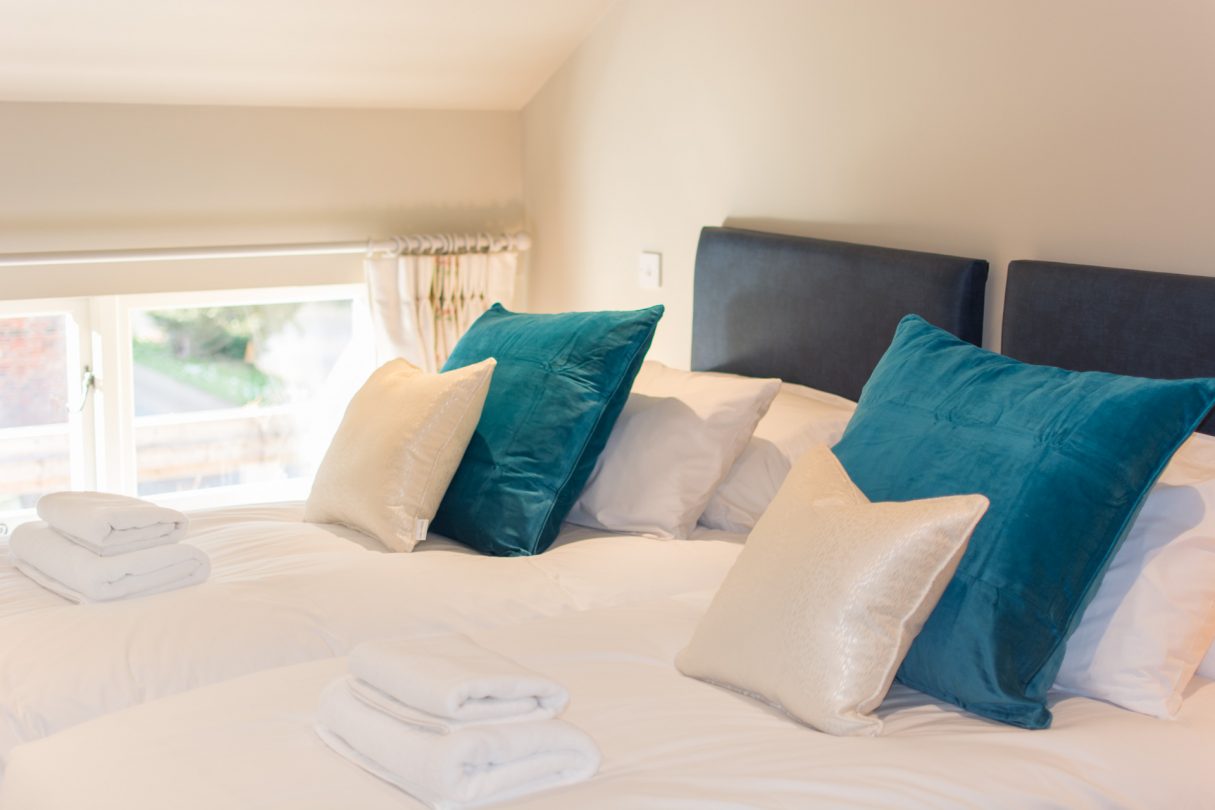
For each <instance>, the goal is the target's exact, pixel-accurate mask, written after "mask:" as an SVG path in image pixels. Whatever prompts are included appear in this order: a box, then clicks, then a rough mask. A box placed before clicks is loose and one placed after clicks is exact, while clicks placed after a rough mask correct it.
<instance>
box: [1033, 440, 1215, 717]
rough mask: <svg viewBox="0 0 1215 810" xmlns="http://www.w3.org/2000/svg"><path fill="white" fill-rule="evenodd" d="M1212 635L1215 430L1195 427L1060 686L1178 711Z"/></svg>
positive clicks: (1160, 713)
mask: <svg viewBox="0 0 1215 810" xmlns="http://www.w3.org/2000/svg"><path fill="white" fill-rule="evenodd" d="M1212 639H1215V438H1212V437H1211V436H1204V435H1202V434H1195V435H1194V436H1193V437H1191V438H1190V440H1189V441H1187V442H1186V443H1185V444H1184V445H1182V447H1181V449H1180V450H1179V451H1178V452H1177V454H1176V455H1175V456H1174V457H1173V460H1172V462H1170V463H1169V465H1168V467H1166V468H1165V470H1164V473H1163V474H1162V475H1161V476H1160V480H1159V481H1158V482H1157V483H1156V486H1155V487H1153V488H1152V491H1151V492H1150V493H1149V494H1148V497H1147V500H1146V501H1145V502H1144V505H1143V509H1142V510H1141V511H1140V513H1139V516H1138V517H1137V518H1136V519H1135V523H1134V524H1133V525H1132V526H1131V530H1130V532H1129V533H1128V534H1127V537H1126V541H1125V542H1124V543H1123V545H1122V547H1121V548H1120V549H1119V550H1118V553H1117V554H1115V555H1114V559H1113V562H1112V563H1111V564H1110V567H1109V570H1108V571H1106V573H1105V577H1104V579H1102V580H1101V584H1100V586H1098V588H1097V593H1096V595H1095V596H1094V597H1093V601H1092V602H1091V603H1090V604H1089V606H1088V607H1087V608H1086V609H1085V611H1084V614H1083V616H1082V617H1081V619H1080V624H1079V626H1078V627H1077V628H1076V631H1075V633H1073V634H1072V636H1071V638H1070V639H1068V642H1067V651H1066V653H1065V654H1064V657H1063V665H1062V667H1061V668H1060V669H1059V674H1058V676H1057V677H1056V678H1055V686H1056V687H1057V688H1059V689H1062V690H1065V691H1067V692H1072V693H1074V694H1080V695H1085V696H1087V697H1093V698H1098V699H1100V700H1106V701H1109V702H1110V703H1115V704H1117V705H1119V706H1122V707H1124V708H1127V709H1131V710H1132V711H1136V712H1142V713H1143V714H1149V715H1153V716H1155V717H1162V718H1168V717H1172V716H1174V715H1175V714H1176V713H1177V710H1178V708H1180V706H1181V700H1182V693H1183V692H1184V691H1185V688H1186V685H1187V684H1189V682H1190V678H1191V677H1193V675H1194V672H1195V670H1196V669H1197V668H1198V666H1199V662H1200V661H1202V658H1203V655H1204V654H1205V653H1206V651H1207V649H1208V648H1209V647H1210V646H1211V642H1212ZM1212 663H1215V662H1212Z"/></svg>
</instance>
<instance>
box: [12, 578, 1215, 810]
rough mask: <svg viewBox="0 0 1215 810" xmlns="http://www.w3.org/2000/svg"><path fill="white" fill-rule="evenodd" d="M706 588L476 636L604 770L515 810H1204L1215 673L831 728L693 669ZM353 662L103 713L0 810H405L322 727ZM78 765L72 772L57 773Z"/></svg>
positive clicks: (27, 748) (916, 699) (28, 770)
mask: <svg viewBox="0 0 1215 810" xmlns="http://www.w3.org/2000/svg"><path fill="white" fill-rule="evenodd" d="M710 597H711V594H710V593H699V594H695V595H691V594H689V595H685V596H682V597H677V598H666V599H662V600H658V601H655V602H650V603H641V604H637V605H632V606H627V607H616V608H607V609H601V610H593V611H588V612H583V613H579V614H569V615H566V616H561V617H554V618H548V619H541V620H533V621H529V622H523V623H519V624H514V625H510V626H508V627H503V628H497V629H493V630H482V631H478V632H476V633H473V634H472V636H473V638H474V639H475V640H477V641H479V642H480V643H482V644H484V645H486V646H487V647H488V648H490V649H492V650H495V651H497V652H499V653H502V654H504V655H509V656H511V657H512V658H514V659H515V660H516V661H518V662H519V663H520V664H522V665H523V666H526V667H529V668H531V669H533V670H535V671H537V672H539V673H541V674H543V675H545V676H546V677H550V678H553V679H554V680H556V681H558V682H560V683H562V684H563V685H564V686H565V687H566V688H568V689H569V690H570V695H571V701H570V705H569V707H568V708H567V710H566V712H565V714H564V715H563V717H564V718H565V719H566V720H568V721H569V722H570V723H572V724H574V725H576V726H578V727H579V728H581V729H583V730H584V731H586V732H587V733H588V734H590V735H591V737H592V738H593V739H594V740H595V742H596V743H597V745H598V746H599V748H600V750H601V751H602V753H603V764H602V767H601V769H600V772H599V774H598V776H596V777H595V778H593V779H591V780H590V781H588V782H585V783H582V784H580V785H576V786H570V787H567V788H562V789H559V790H556V791H553V792H551V793H546V794H538V795H536V796H532V797H529V798H527V799H524V800H520V801H517V802H512V803H509V804H507V805H504V806H509V807H516V808H531V809H532V810H558V809H559V808H560V809H561V810H565V809H567V808H571V807H577V808H616V807H629V808H651V807H663V808H670V807H683V808H693V807H696V808H702V807H715V808H727V807H757V806H758V807H770V808H815V807H831V808H840V807H900V808H940V807H983V808H992V807H1009V808H1013V807H1015V808H1034V807H1068V808H1096V807H1111V806H1117V807H1123V808H1158V807H1187V808H1189V807H1194V808H1198V807H1210V806H1212V802H1213V801H1215V800H1213V798H1212V797H1215V771H1213V770H1212V769H1211V767H1210V762H1209V757H1210V749H1211V742H1212V740H1213V739H1215V683H1212V682H1210V681H1207V680H1204V679H1195V681H1194V682H1193V683H1192V684H1191V686H1190V688H1189V690H1188V693H1187V697H1186V700H1185V703H1184V704H1183V705H1182V708H1181V710H1180V712H1179V713H1178V716H1177V718H1176V719H1175V720H1173V721H1162V720H1157V719H1154V718H1149V717H1145V716H1143V715H1140V714H1136V713H1134V712H1129V711H1126V710H1124V709H1119V708H1116V707H1114V706H1111V705H1109V704H1105V703H1100V702H1098V701H1094V700H1090V699H1087V698H1080V697H1065V696H1062V695H1058V694H1054V695H1052V696H1051V699H1050V702H1051V704H1052V709H1053V710H1054V712H1055V723H1054V726H1053V727H1052V728H1050V729H1047V730H1026V729H1019V728H1013V727H1009V726H1004V725H1001V724H997V723H993V722H990V721H987V720H983V719H980V718H976V717H974V716H971V715H966V714H964V713H962V712H961V711H959V710H958V709H956V708H955V707H952V706H949V705H947V704H944V703H941V702H939V701H935V700H933V699H931V698H929V697H927V696H925V695H923V694H920V693H917V692H913V691H911V690H910V689H908V688H906V687H904V686H901V685H896V686H895V687H894V688H893V689H892V691H891V694H890V697H889V698H888V700H887V701H886V703H885V704H884V705H883V706H882V708H881V709H879V712H878V713H879V716H880V717H881V718H882V720H883V722H884V725H885V734H884V735H883V736H881V737H872V738H871V737H854V738H836V737H831V736H829V735H826V734H821V733H818V732H815V731H813V730H811V729H809V728H807V727H805V726H802V725H799V724H797V723H795V722H794V721H792V720H791V719H789V718H788V717H786V716H785V715H782V714H780V713H779V712H777V711H776V710H774V709H771V708H769V707H767V706H765V705H763V704H760V703H758V702H756V701H753V700H751V699H749V698H747V697H744V696H742V695H739V694H735V693H733V692H729V691H726V690H723V689H719V688H717V687H713V686H710V685H708V684H704V683H701V682H699V681H695V680H692V679H690V678H686V677H683V676H681V675H680V674H679V673H678V672H677V671H676V670H675V668H674V665H673V663H672V662H673V660H674V657H675V654H676V653H677V652H678V650H680V649H681V648H682V647H683V646H684V645H685V644H686V643H687V641H688V638H689V637H690V636H691V634H692V631H693V628H694V627H695V626H696V623H697V621H698V620H699V618H700V616H701V614H702V613H703V611H704V609H705V606H706V605H707V604H708V601H709V599H710ZM345 667H346V663H345V660H344V659H340V658H338V659H330V660H323V661H315V662H309V663H306V664H299V665H295V666H291V667H284V668H280V669H276V670H269V671H265V672H261V673H256V674H253V675H250V676H246V677H243V678H239V679H236V680H232V681H228V682H227V683H223V684H217V685H214V686H210V687H205V688H203V689H199V690H197V691H195V692H191V693H188V694H184V695H176V696H173V697H170V698H166V699H164V700H160V701H155V702H153V703H148V704H145V705H143V706H139V707H135V708H133V709H130V710H128V711H125V712H121V713H119V714H116V715H111V716H109V717H104V718H100V719H97V720H94V721H92V722H89V723H86V724H84V725H81V726H78V727H76V728H74V729H70V730H68V731H65V732H63V733H61V734H58V735H55V736H53V737H50V738H47V739H45V740H40V741H37V742H33V743H29V744H27V745H23V746H20V747H19V748H17V749H16V750H15V751H14V752H13V756H12V760H11V763H10V767H9V771H8V776H7V779H6V781H5V783H4V784H3V786H2V787H0V809H2V810H75V809H76V808H80V807H89V808H91V810H117V809H118V808H122V810H141V809H142V808H164V807H173V808H175V810H203V809H204V808H207V810H211V808H215V807H224V808H228V809H230V810H241V809H242V808H258V809H259V810H280V809H281V810H287V808H291V810H321V809H322V808H325V809H326V810H328V808H334V807H358V808H360V810H405V809H407V808H415V807H419V806H420V805H418V804H417V803H416V802H415V801H414V800H413V799H411V798H410V797H408V796H407V795H405V794H404V793H402V792H400V791H398V790H396V789H395V788H393V787H391V786H390V785H388V784H386V783H384V782H381V781H380V780H378V779H376V778H375V777H373V776H370V775H368V774H366V773H364V772H363V771H362V770H360V769H359V768H358V767H356V766H355V765H353V764H351V763H349V762H347V761H345V760H344V759H342V758H341V757H339V756H336V755H334V754H333V753H332V752H330V751H329V750H328V749H327V748H326V747H325V745H324V743H323V742H322V741H321V740H320V739H319V738H318V737H317V735H316V734H315V732H314V731H313V720H314V717H315V710H316V707H317V704H318V700H319V698H320V695H321V692H322V691H323V690H324V688H325V687H326V686H327V685H328V683H329V682H330V681H332V680H333V679H334V678H336V677H339V676H340V675H341V674H342V673H343V672H344V670H345ZM64 774H70V776H71V778H70V779H65V778H62V777H63V775H64Z"/></svg>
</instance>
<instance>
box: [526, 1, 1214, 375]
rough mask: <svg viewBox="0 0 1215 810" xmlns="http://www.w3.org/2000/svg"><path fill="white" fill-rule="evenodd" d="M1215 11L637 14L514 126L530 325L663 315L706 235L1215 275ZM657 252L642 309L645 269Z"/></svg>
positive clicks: (803, 4) (608, 26) (976, 8)
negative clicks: (642, 312)
mask: <svg viewBox="0 0 1215 810" xmlns="http://www.w3.org/2000/svg"><path fill="white" fill-rule="evenodd" d="M1212 42H1215V3H1211V2H1209V0H1163V1H1162V2H1147V0H1066V2H1060V0H1017V1H1016V2H995V0H916V2H908V1H907V0H745V1H744V0H621V2H620V3H619V5H617V6H616V7H615V8H614V9H613V11H612V12H610V13H609V15H608V16H607V17H606V18H605V20H604V21H603V22H602V23H601V24H600V26H599V28H598V29H597V30H596V31H595V33H594V34H593V35H592V36H591V37H590V39H589V40H588V41H586V42H585V43H584V44H583V45H582V47H581V48H580V49H579V50H578V51H577V52H576V53H575V54H574V56H573V57H572V58H571V59H570V60H569V61H568V62H567V63H566V64H565V65H564V67H563V68H562V69H561V70H560V71H559V72H558V73H557V74H556V75H555V76H554V77H553V78H552V79H551V80H550V81H549V82H548V83H547V84H546V85H545V87H544V88H543V89H542V90H541V92H540V93H539V94H538V95H537V97H536V98H535V99H533V101H532V102H531V103H530V104H529V105H528V107H527V108H526V109H525V113H524V145H525V153H526V157H525V189H526V198H525V200H526V205H525V207H526V211H527V215H528V219H529V221H530V222H529V228H530V230H531V231H532V233H533V234H534V236H535V237H536V242H535V247H534V249H533V252H532V255H531V267H532V271H531V272H532V275H531V280H530V284H531V291H532V292H531V297H530V304H531V306H532V307H533V308H535V309H539V310H557V309H577V308H602V307H622V308H631V307H638V306H643V305H646V304H650V303H655V302H662V303H665V304H666V305H667V307H668V313H667V316H666V318H665V323H664V325H663V326H662V327H661V328H660V331H659V335H658V337H657V339H656V341H655V345H654V349H653V351H652V355H651V356H653V357H656V358H659V359H662V360H665V361H667V362H671V363H678V364H686V363H687V361H688V352H689V347H690V336H691V331H690V330H691V294H692V263H693V258H694V255H695V247H696V238H697V234H698V231H699V229H700V227H701V226H703V225H706V224H721V223H722V222H723V221H724V222H726V223H727V224H738V225H741V226H752V227H761V228H769V229H773V230H783V231H788V232H793V233H804V234H811V235H818V236H823V237H827V238H839V239H846V240H852V241H863V242H872V243H876V244H887V245H892V246H896V247H906V248H913V249H925V250H933V251H940V252H952V253H959V254H965V255H972V256H978V257H982V258H987V259H989V260H990V261H991V263H992V268H993V280H992V289H993V293H992V294H991V295H989V310H990V311H992V312H993V315H994V317H990V318H989V324H990V326H989V337H988V342H989V343H992V344H994V341H993V339H992V338H993V337H994V335H995V334H996V333H997V331H996V327H997V326H998V322H999V307H1000V305H1001V297H1000V295H999V291H1000V289H1001V287H1002V278H1003V270H1004V268H1005V266H1006V265H1007V262H1008V261H1009V260H1011V259H1014V258H1049V259H1057V260H1062V261H1079V262H1091V263H1106V264H1115V265H1122V266H1130V267H1144V268H1148V269H1156V270H1169V271H1177V272H1187V273H1208V274H1215V236H1213V234H1215V225H1213V220H1215V216H1213V214H1215V205H1213V204H1212V201H1213V200H1215V48H1213V47H1212ZM643 249H652V250H659V251H662V253H663V254H664V273H665V277H666V278H665V285H664V288H663V289H662V290H660V291H658V292H656V293H655V292H649V293H647V292H643V291H641V290H639V289H638V287H637V282H636V262H637V253H638V252H639V251H641V250H643Z"/></svg>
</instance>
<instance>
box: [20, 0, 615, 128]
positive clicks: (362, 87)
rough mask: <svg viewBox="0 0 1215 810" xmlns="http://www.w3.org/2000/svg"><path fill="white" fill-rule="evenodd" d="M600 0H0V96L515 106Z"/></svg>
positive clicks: (579, 33)
mask: <svg viewBox="0 0 1215 810" xmlns="http://www.w3.org/2000/svg"><path fill="white" fill-rule="evenodd" d="M612 2H613V0H0V100H7V101H77V102H122V103H144V104H235V105H269V106H279V105H282V106H309V107H315V106H321V107H327V106H335V107H405V108H415V109H485V110H514V109H519V108H520V107H522V106H523V105H524V104H526V103H527V101H528V100H529V99H530V98H531V97H532V95H533V94H534V93H535V92H536V91H537V90H539V89H540V86H541V85H542V84H543V83H544V81H545V80H546V79H547V78H548V77H549V76H550V75H552V73H553V72H554V71H555V70H556V69H557V68H558V67H559V66H560V65H561V63H562V62H563V61H565V59H566V57H567V56H569V54H570V53H571V52H572V51H573V50H574V48H576V47H577V46H578V44H579V43H580V42H581V41H582V40H583V39H584V38H585V37H586V36H587V35H588V34H589V33H590V31H591V29H592V28H593V27H594V26H595V24H596V23H597V22H598V21H599V19H600V18H601V17H602V16H603V14H604V13H605V12H606V10H607V8H608V7H609V6H610V5H611V4H612Z"/></svg>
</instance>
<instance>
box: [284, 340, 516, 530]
mask: <svg viewBox="0 0 1215 810" xmlns="http://www.w3.org/2000/svg"><path fill="white" fill-rule="evenodd" d="M493 371H494V361H493V360H492V359H490V360H485V361H483V362H480V363H476V364H474V365H471V366H465V367H464V368H459V369H455V370H453V371H448V372H445V373H443V374H430V373H428V372H425V371H422V370H421V369H418V368H415V367H414V366H412V365H410V364H409V363H408V362H406V361H405V360H401V359H397V360H390V361H389V362H387V363H385V364H384V365H382V366H380V368H378V369H377V370H376V371H375V372H374V373H373V374H372V375H371V377H369V378H368V380H367V382H366V383H365V384H364V385H363V387H362V388H360V389H359V391H358V393H356V394H355V395H354V398H353V399H352V400H351V401H350V405H349V407H347V409H346V415H345V416H344V417H343V418H342V424H341V425H340V426H339V427H338V430H337V434H336V435H334V437H333V442H332V443H330V445H329V450H328V451H326V453H325V458H324V460H323V461H322V462H321V466H320V469H318V470H317V473H316V480H315V482H314V483H313V485H312V492H311V494H309V496H308V503H307V505H306V506H305V508H304V520H307V521H311V522H314V523H340V524H342V525H345V526H350V527H352V528H355V529H358V530H360V531H362V532H365V533H367V534H370V535H372V536H373V537H376V538H378V539H379V540H380V542H382V543H383V544H384V545H386V546H388V548H390V549H392V550H393V551H412V550H413V547H414V546H415V545H417V543H418V541H420V540H423V539H425V537H426V529H427V526H428V525H429V523H430V519H431V518H433V517H434V516H435V512H436V511H437V510H438V508H439V501H441V500H442V499H443V494H444V493H445V492H446V491H447V486H448V484H450V483H451V478H452V476H453V475H455V472H456V467H458V466H459V465H460V459H462V458H463V457H464V450H465V448H467V447H468V442H469V441H470V440H471V439H472V435H473V430H474V429H475V428H476V427H477V421H478V420H479V419H480V418H481V408H482V407H483V406H484V405H485V395H486V393H487V392H488V391H489V381H490V378H491V377H492V376H493Z"/></svg>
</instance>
